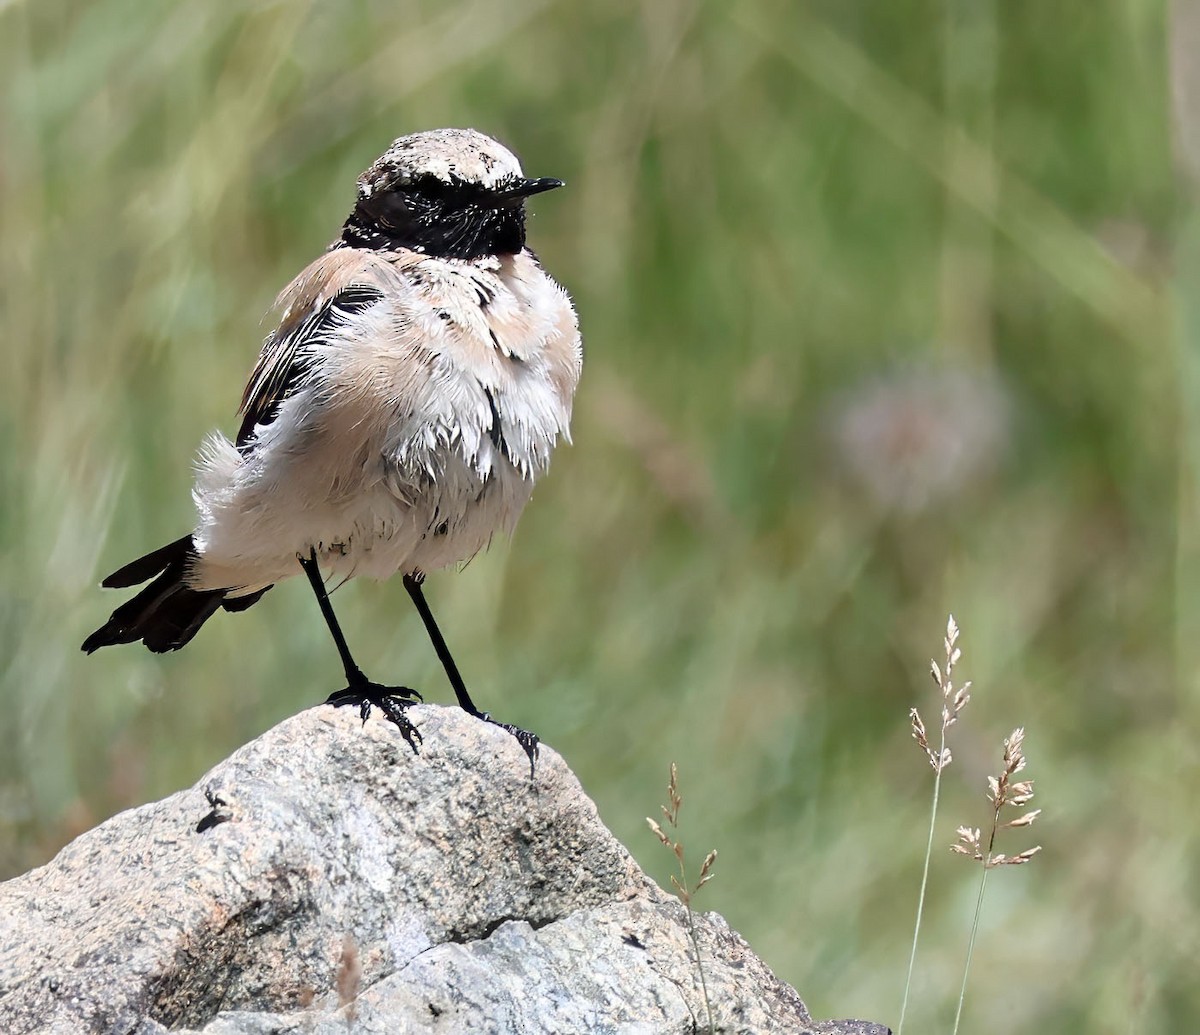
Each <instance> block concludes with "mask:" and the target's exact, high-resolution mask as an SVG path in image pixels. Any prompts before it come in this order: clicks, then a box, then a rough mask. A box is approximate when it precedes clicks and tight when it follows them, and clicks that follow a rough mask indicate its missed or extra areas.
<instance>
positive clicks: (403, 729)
mask: <svg viewBox="0 0 1200 1035" xmlns="http://www.w3.org/2000/svg"><path fill="white" fill-rule="evenodd" d="M420 700H423V698H422V697H421V695H420V694H419V693H417V691H416V690H413V689H412V688H411V687H407V686H380V685H379V684H378V683H365V682H364V683H356V684H354V685H353V686H348V687H346V688H345V689H343V690H338V691H336V692H335V693H332V694H330V695H329V696H328V697H327V698H326V699H325V703H326V704H332V705H333V706H334V707H335V708H342V707H344V706H345V705H348V704H349V705H356V706H357V707H358V714H359V716H360V717H361V718H362V721H363V725H364V726H365V725H366V723H367V719H368V718H370V716H371V709H372V708H378V709H379V710H380V711H381V712H383V715H384V718H386V719H388V720H389V721H390V722H392V723H394V724H395V725H396V727H397V728H398V729H399V730H400V735H401V736H402V737H403V738H404V739H405V740H406V741H408V746H409V747H410V748H412V749H413V754H414V755H416V754H420V751H418V750H417V745H418V744H419V743H421V731H420V730H419V729H417V727H416V726H414V725H413V724H412V723H411V722H409V721H408V716H407V715H405V714H404V712H405V710H406V709H407V708H410V707H411V706H412V705H414V704H416V703H417V702H418V701H420Z"/></svg>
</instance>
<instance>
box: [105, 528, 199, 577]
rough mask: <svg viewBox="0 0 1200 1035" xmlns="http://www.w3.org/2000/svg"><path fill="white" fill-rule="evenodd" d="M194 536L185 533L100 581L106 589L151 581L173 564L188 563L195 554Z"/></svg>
mask: <svg viewBox="0 0 1200 1035" xmlns="http://www.w3.org/2000/svg"><path fill="white" fill-rule="evenodd" d="M195 553H196V551H195V549H194V548H193V544H192V537H191V536H190V535H185V536H184V537H183V538H182V539H176V540H175V542H173V543H167V545H166V546H160V547H159V548H158V549H157V550H151V551H150V553H148V554H146V556H145V557H139V558H138V559H137V560H136V561H130V562H129V563H128V564H126V565H125V566H124V567H123V568H118V569H117V570H116V571H114V572H113V573H112V574H111V575H110V576H109V577H108V578H106V579H105V580H104V581H103V582H101V583H100V585H102V586H103V587H104V588H105V589H128V588H129V587H130V586H140V585H141V584H142V583H143V582H149V581H150V580H151V579H152V578H154V576H155V575H157V574H158V573H159V572H161V571H166V569H167V568H169V567H170V566H171V565H172V564H174V563H176V562H179V561H183V562H184V563H186V562H187V561H188V560H190V559H191V558H192V557H193V556H195Z"/></svg>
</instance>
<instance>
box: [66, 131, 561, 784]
mask: <svg viewBox="0 0 1200 1035" xmlns="http://www.w3.org/2000/svg"><path fill="white" fill-rule="evenodd" d="M560 186H562V183H561V181H559V180H554V179H529V178H527V177H526V176H525V174H524V173H523V172H522V171H521V166H520V163H519V162H518V161H517V158H516V156H515V155H513V154H512V152H511V151H509V150H508V149H506V148H505V147H502V146H501V145H500V144H498V143H497V142H496V141H495V140H492V139H491V138H489V137H486V136H484V135H483V134H482V133H477V132H475V131H474V130H460V129H443V130H435V131H432V132H427V133H414V134H412V135H411V136H405V137H401V138H400V139H398V140H397V141H395V143H393V144H392V146H391V147H390V148H388V150H387V152H386V153H385V154H383V155H382V156H381V157H380V158H379V159H378V160H377V161H376V162H375V163H374V164H373V165H372V166H371V167H370V168H369V169H368V170H367V171H366V172H365V173H363V174H362V175H361V176H360V177H359V179H358V199H357V202H356V204H355V206H354V211H353V212H351V214H350V217H349V218H348V219H347V220H346V223H345V225H344V226H343V228H342V232H341V236H340V237H339V238H338V239H337V240H336V241H334V242H333V244H332V245H330V247H329V248H328V249H327V250H326V252H325V253H324V254H323V255H322V256H321V257H320V258H318V259H317V260H316V261H315V262H314V263H312V265H310V266H309V267H308V268H307V269H305V270H304V271H303V272H302V273H301V274H300V275H299V276H298V277H296V279H295V280H293V281H292V282H291V284H289V285H288V286H287V287H286V288H284V290H283V292H282V293H281V294H280V296H279V299H278V301H277V308H278V311H279V324H278V326H277V327H276V328H275V330H273V331H272V332H271V333H270V334H269V335H268V336H267V339H266V341H265V342H264V344H263V348H262V352H261V354H260V355H259V357H258V362H257V364H256V365H255V367H254V371H253V373H252V374H251V375H250V381H249V383H248V384H247V386H246V391H245V394H244V396H243V398H242V405H241V410H240V413H241V416H242V422H241V427H240V428H239V430H238V433H237V437H236V439H235V440H234V441H232V442H230V441H229V439H227V438H226V437H225V436H224V435H222V434H220V433H216V434H213V435H211V436H210V437H209V438H208V440H207V441H206V442H205V443H204V445H203V447H202V448H201V451H200V457H199V463H198V472H197V475H196V483H195V488H194V490H193V493H192V495H193V498H194V500H195V503H196V509H197V511H198V515H199V519H198V523H197V525H196V528H195V530H194V531H193V532H192V533H191V534H190V535H186V536H184V537H183V538H182V539H177V540H176V541H175V542H173V543H169V544H168V545H166V546H163V547H161V548H159V549H157V550H154V551H153V552H151V553H148V554H146V556H144V557H140V558H138V559H137V560H135V561H132V562H130V563H129V564H127V565H125V566H124V567H123V568H121V569H119V570H118V571H116V572H114V573H113V574H112V575H110V576H109V577H108V578H107V579H105V580H104V585H105V586H108V587H115V588H125V587H130V586H136V585H139V584H141V583H144V582H148V583H149V585H147V586H146V587H145V588H143V589H142V590H141V591H140V592H139V593H138V594H137V595H136V596H135V597H133V598H132V599H131V600H129V601H127V602H126V603H124V604H122V605H121V606H120V607H118V608H117V609H116V610H115V611H114V612H113V614H112V617H111V618H109V620H108V621H107V622H105V624H104V625H103V626H101V627H100V628H99V629H97V630H96V631H95V632H94V633H92V635H91V636H89V637H88V638H87V640H85V641H84V644H83V649H84V650H85V651H88V652H89V653H90V652H92V651H94V650H97V649H98V648H100V647H106V646H109V645H111V644H116V643H134V642H136V641H138V640H140V641H141V642H143V643H144V644H145V645H146V646H147V647H148V648H149V649H150V650H152V651H156V652H162V651H169V650H178V649H179V648H180V647H182V646H184V644H186V643H187V642H188V641H189V640H191V638H192V637H193V636H195V635H196V632H197V631H198V630H199V629H200V626H201V625H203V624H204V622H205V621H207V620H208V618H210V617H211V616H212V615H213V614H214V613H215V612H216V611H217V610H218V609H220V608H223V609H224V610H226V611H244V610H245V609H246V608H248V607H250V606H251V605H253V604H255V603H257V602H258V600H259V599H260V598H261V597H262V595H263V594H264V593H266V591H267V590H268V589H270V588H271V586H272V585H274V584H275V583H276V582H279V581H281V580H282V579H286V578H290V577H292V576H293V575H299V574H301V573H303V574H304V575H306V576H307V578H308V581H309V583H310V584H311V585H312V588H313V592H314V593H315V594H316V597H317V603H318V604H319V605H320V608H321V613H322V615H323V616H324V618H325V621H326V623H327V624H328V626H329V631H330V633H331V634H332V635H333V639H334V643H335V644H336V645H337V649H338V653H339V655H340V656H341V661H342V665H343V666H344V668H345V671H346V681H347V684H346V686H345V688H344V689H341V690H338V691H337V692H336V693H334V694H332V695H331V696H330V697H329V703H330V704H334V705H347V704H352V705H355V706H357V707H359V709H360V710H361V714H362V717H363V719H364V721H365V720H366V718H367V716H368V715H369V713H370V710H371V708H372V706H375V707H378V708H379V709H380V710H381V711H382V712H383V714H384V715H386V716H387V717H388V718H389V719H391V720H392V722H394V723H395V724H396V725H397V726H398V727H399V728H400V730H401V731H402V732H403V734H404V735H405V737H406V738H407V739H408V740H409V743H410V744H412V745H413V747H414V750H415V748H416V740H418V739H419V734H417V731H416V729H415V728H414V727H413V726H412V724H411V723H410V722H409V721H408V719H407V718H406V717H405V714H404V713H405V708H406V707H407V705H409V704H411V703H412V702H413V701H414V700H416V699H418V697H419V695H418V694H416V692H415V691H413V690H411V689H409V688H408V687H403V686H384V685H381V684H378V683H374V682H372V681H370V680H369V679H367V677H366V676H365V675H363V672H362V670H361V669H360V668H359V667H358V665H357V664H356V663H355V661H354V659H353V657H352V656H351V654H350V649H349V647H348V646H347V645H346V639H345V637H344V636H343V634H342V630H341V628H340V627H339V625H338V622H337V618H336V617H335V616H334V613H333V608H332V606H331V605H330V602H329V596H328V594H327V592H326V587H325V581H324V579H323V577H322V571H324V572H327V573H328V574H329V575H331V576H335V577H337V578H339V579H342V580H345V579H348V578H351V577H353V576H360V575H365V576H370V577H372V578H376V579H383V578H388V577H389V576H391V575H393V574H395V573H397V572H399V573H400V574H401V575H402V576H403V581H404V586H405V589H407V590H408V593H409V595H410V596H411V597H412V600H413V602H414V603H415V604H416V607H417V610H418V612H419V613H420V615H421V619H422V621H423V622H424V624H425V628H426V630H427V631H428V633H429V636H430V638H431V640H432V641H433V645H434V648H435V650H436V651H437V654H438V657H439V658H440V660H441V662H442V664H443V666H444V667H445V670H446V675H447V677H448V678H449V680H450V683H451V685H452V686H453V687H454V692H455V695H456V696H457V697H458V703H459V704H460V705H461V706H462V707H463V708H464V709H466V710H467V711H468V712H470V713H471V714H472V715H475V716H478V717H480V718H482V719H485V720H487V721H493V720H491V719H490V717H489V716H487V715H486V714H485V713H483V712H481V711H480V710H479V709H478V708H476V707H475V704H474V702H472V700H471V698H470V695H469V694H468V693H467V688H466V686H465V684H464V683H463V680H462V677H461V676H460V675H459V672H458V668H457V667H456V666H455V664H454V660H453V658H452V657H451V656H450V651H449V650H448V648H447V647H446V642H445V640H444V639H443V638H442V635H441V633H440V632H439V630H438V627H437V624H436V623H435V621H434V619H433V615H432V614H431V613H430V610H429V606H428V604H427V603H426V601H425V597H424V595H423V593H422V590H421V584H422V582H423V580H424V577H425V572H427V571H431V570H433V569H435V568H442V567H445V566H446V565H450V564H455V563H458V562H461V561H464V560H466V559H467V558H469V557H471V556H472V555H474V554H475V553H477V552H478V551H479V550H480V549H482V548H483V547H484V546H486V545H487V543H488V541H489V540H490V539H491V537H492V536H493V534H495V533H496V532H498V531H501V532H508V531H511V529H512V528H513V526H514V525H515V524H516V521H517V518H518V517H519V516H520V514H521V510H522V509H523V508H524V506H525V504H526V503H527V502H528V500H529V496H530V493H531V492H532V490H533V485H534V482H535V481H536V480H537V479H538V477H539V476H540V475H541V474H542V473H543V472H545V470H546V467H547V465H548V464H549V462H550V453H551V451H552V450H553V449H554V445H555V442H556V441H557V440H558V439H559V438H560V437H562V438H567V436H568V424H569V421H570V417H571V400H572V397H573V395H574V392H575V386H576V383H577V382H578V380H579V373H580V367H581V363H582V347H581V343H580V337H579V329H578V323H577V320H576V317H575V310H574V309H573V307H572V305H571V301H570V299H569V298H568V297H567V294H566V292H565V291H563V289H562V288H561V287H559V286H558V284H556V283H555V282H554V280H552V279H551V278H550V276H549V275H547V273H546V272H545V271H544V270H543V269H542V267H541V265H540V264H539V263H538V261H537V259H536V258H535V257H534V255H533V254H532V253H531V252H530V251H528V250H527V249H526V247H525V201H526V199H527V198H528V197H530V196H531V195H534V194H540V193H542V192H543V191H547V190H551V189H553V188H555V187H560ZM500 725H502V726H504V728H505V729H507V730H508V731H509V732H511V733H512V734H513V735H514V736H516V737H517V739H518V740H519V741H520V743H521V745H522V746H523V747H524V748H525V750H526V752H527V753H528V754H529V757H530V763H531V765H532V762H533V759H534V757H535V755H536V751H537V738H536V737H535V736H534V735H533V734H531V733H528V732H526V731H524V730H520V729H518V728H516V727H514V726H509V725H507V724H503V723H501V724H500Z"/></svg>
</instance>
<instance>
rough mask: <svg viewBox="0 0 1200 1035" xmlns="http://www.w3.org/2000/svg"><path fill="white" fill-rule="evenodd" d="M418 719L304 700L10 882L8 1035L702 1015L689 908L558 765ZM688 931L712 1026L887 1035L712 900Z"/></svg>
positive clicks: (3, 1023) (595, 1022)
mask: <svg viewBox="0 0 1200 1035" xmlns="http://www.w3.org/2000/svg"><path fill="white" fill-rule="evenodd" d="M409 714H410V716H411V718H412V719H413V721H414V722H415V723H416V724H417V726H418V727H419V728H420V730H421V733H422V734H423V736H424V743H423V744H422V746H421V753H420V755H419V756H418V755H414V754H413V752H412V751H411V750H410V749H409V747H408V745H407V744H406V743H405V742H404V741H403V740H402V739H401V738H400V737H399V736H398V735H397V732H396V730H395V728H394V727H393V726H391V725H390V724H388V723H386V722H382V721H377V720H376V719H372V720H370V721H368V722H367V724H366V725H365V726H363V725H362V724H361V723H360V722H359V721H358V719H357V717H356V716H355V715H353V714H352V713H351V712H350V711H349V710H346V709H343V710H334V709H332V708H317V709H313V710H311V711H307V712H304V713H302V714H300V715H298V716H296V717H295V718H292V719H289V720H287V721H286V722H283V723H281V724H280V725H279V726H277V727H275V728H274V729H272V730H270V731H268V732H267V733H265V734H264V735H263V736H261V737H259V738H258V739H257V740H255V741H253V742H252V743H250V744H248V745H246V746H245V747H244V748H242V749H241V750H240V751H238V752H236V753H235V754H234V755H233V756H232V757H231V758H229V759H228V760H227V761H225V762H223V763H221V764H220V765H218V766H217V767H216V768H215V769H213V770H212V772H211V773H209V774H208V775H207V776H206V777H205V778H204V779H203V780H201V781H200V782H199V783H198V784H197V785H196V787H195V788H193V789H191V790H188V791H183V792H181V793H179V794H175V795H172V796H171V797H169V798H166V799H164V800H163V801H161V802H157V803H154V804H151V805H146V806H143V807H142V808H138V809H133V810H131V811H129V812H125V813H122V814H121V815H118V816H114V817H113V818H112V819H110V820H109V821H107V822H106V823H103V824H101V825H100V826H99V827H97V828H96V829H94V830H91V831H89V832H88V833H86V834H84V835H82V836H81V837H79V838H78V839H76V840H75V841H74V842H72V843H71V844H70V845H68V846H67V847H66V848H64V849H63V850H62V852H60V853H59V855H58V856H57V857H56V858H55V859H54V860H53V861H52V862H50V863H49V864H48V865H46V866H43V867H41V868H39V869H37V870H33V871H31V872H30V873H27V874H25V875H23V876H21V877H17V878H15V879H13V880H11V881H8V882H6V883H4V884H0V1032H4V1033H5V1035H24V1033H33V1032H38V1033H41V1032H51V1033H55V1035H57V1033H68V1032H72V1033H73V1032H104V1033H109V1032H114V1033H116V1032H121V1033H134V1032H136V1033H138V1035H160V1033H163V1032H166V1031H168V1030H172V1031H189V1032H198V1031H202V1032H204V1033H206V1035H234V1033H263V1035H265V1033H282V1032H295V1033H314V1035H323V1033H333V1032H339V1033H342V1032H356V1031H362V1032H381V1033H383V1032H386V1033H389V1035H391V1033H406V1032H445V1033H449V1032H496V1033H502V1032H530V1033H535V1032H621V1033H642V1032H645V1033H650V1032H671V1033H684V1032H691V1031H693V1030H695V1029H694V1027H693V1025H694V1024H696V1023H697V1022H700V1023H701V1025H702V1027H703V1024H704V1021H705V1014H704V1005H703V999H702V996H701V994H700V987H699V979H698V976H697V972H696V966H695V963H694V961H693V959H692V950H691V944H690V942H689V940H688V937H687V933H686V926H685V919H684V914H683V912H682V907H681V906H680V905H679V903H678V902H676V901H675V899H674V898H673V897H671V896H669V895H666V894H664V893H663V892H662V891H661V890H659V889H658V888H657V887H656V886H655V885H654V884H652V883H651V882H650V881H649V879H648V878H647V877H646V876H645V875H644V874H643V873H642V872H641V870H640V869H639V868H638V866H637V864H636V863H635V862H634V861H633V859H632V858H631V857H630V856H629V854H628V853H627V852H626V851H625V849H624V848H623V847H622V846H621V845H620V844H619V843H618V842H617V841H616V839H615V838H613V836H612V834H611V833H609V831H608V830H607V829H606V828H605V827H604V825H603V824H602V823H601V822H600V819H599V817H598V815H597V814H596V810H595V807H594V806H593V805H592V803H591V801H590V800H589V799H588V798H587V796H586V795H585V794H584V793H583V790H582V789H581V788H580V786H579V783H578V781H577V780H576V779H575V777H574V775H573V774H572V773H571V771H570V770H569V769H568V768H567V766H566V765H565V764H564V763H563V761H562V759H561V758H560V757H559V756H558V755H557V754H556V753H554V752H553V751H551V750H549V749H546V748H543V750H542V755H541V759H540V760H539V763H538V768H537V774H536V778H535V779H534V780H533V781H532V782H531V781H530V779H529V770H528V767H527V764H526V762H525V757H524V754H523V753H522V751H521V749H520V747H519V746H518V745H517V743H516V742H515V741H514V740H513V738H511V737H510V736H509V735H508V734H506V733H504V732H503V731H501V730H499V729H496V728H495V727H491V726H487V725H485V724H483V723H480V722H478V721H476V720H474V719H471V718H470V717H469V716H467V715H465V714H464V713H462V712H460V711H458V710H457V709H447V708H438V707H433V706H419V707H416V708H414V709H412V710H411V712H410V713H409ZM206 791H207V792H209V793H210V794H212V795H215V796H216V797H217V798H219V799H220V800H221V801H222V802H223V803H224V804H223V805H220V806H218V808H217V809H216V810H213V809H212V808H211V807H210V803H209V801H208V800H207V798H206V795H205V792H206ZM206 817H207V821H206V822H204V823H202V822H201V821H202V820H206ZM198 826H201V827H202V828H203V829H202V830H200V831H198V830H197V827H198ZM698 931H699V938H700V944H701V954H702V958H703V960H704V968H705V978H706V980H707V983H708V990H709V998H710V1001H711V1002H712V1004H713V1008H714V1013H715V1015H716V1020H717V1025H718V1028H719V1029H720V1030H721V1031H726V1032H747V1033H749V1032H776V1031H777V1032H798V1033H805V1032H812V1033H816V1032H821V1033H824V1035H884V1033H885V1032H886V1029H884V1028H882V1027H879V1026H877V1025H870V1024H865V1023H863V1022H855V1021H841V1022H825V1023H823V1024H817V1023H814V1022H813V1021H812V1020H811V1018H810V1017H809V1016H808V1012H807V1010H806V1009H805V1007H804V1004H803V1002H801V1000H800V997H799V996H798V995H797V994H796V993H795V991H793V990H792V989H791V988H790V987H788V986H787V985H785V984H783V983H782V982H780V981H778V980H777V979H776V978H775V977H774V976H773V975H772V974H771V972H770V971H769V970H768V969H767V967H766V966H765V965H764V964H763V963H762V961H761V960H759V959H758V958H757V957H756V956H755V955H754V954H753V953H752V952H751V951H750V949H749V947H748V946H747V945H746V943H745V942H744V941H742V939H741V938H740V937H739V936H738V935H737V934H736V933H734V932H733V931H731V930H730V929H729V927H728V926H727V925H726V924H725V922H724V920H722V919H721V918H720V917H719V916H717V915H716V914H706V915H704V916H702V917H700V918H699V921H698Z"/></svg>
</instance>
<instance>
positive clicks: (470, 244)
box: [340, 129, 562, 259]
mask: <svg viewBox="0 0 1200 1035" xmlns="http://www.w3.org/2000/svg"><path fill="white" fill-rule="evenodd" d="M561 186H562V181H561V180H555V179H550V178H542V179H529V178H527V177H526V176H525V174H524V173H523V172H522V171H521V163H520V162H519V161H518V160H517V156H516V155H514V154H513V153H512V152H511V151H509V150H508V148H506V147H504V146H503V145H502V144H499V143H497V142H496V141H495V140H493V139H492V138H491V137H488V136H484V134H482V133H479V132H476V131H475V130H473V129H435V130H430V131H428V132H425V133H413V134H410V135H409V136H405V137H400V138H399V139H398V140H396V141H394V142H393V144H392V146H391V147H389V148H388V149H387V151H385V152H384V153H383V154H382V155H381V156H380V157H379V158H377V159H376V160H375V162H374V163H372V165H371V167H370V168H369V169H367V171H366V172H364V173H363V174H362V175H361V176H360V177H359V178H358V202H357V204H356V205H355V207H354V211H353V212H352V213H351V215H350V218H349V219H348V220H347V221H346V225H345V228H344V229H343V231H342V240H341V242H340V243H342V244H345V245H349V246H351V247H358V248H391V249H394V248H410V249H412V250H414V251H420V252H424V253H426V254H428V255H437V256H444V257H450V258H457V259H478V258H482V257H484V256H487V255H514V254H516V253H517V252H519V251H521V249H523V248H524V247H525V199H526V198H528V197H530V196H531V195H533V194H540V193H542V192H543V191H547V190H553V189H554V188H555V187H561Z"/></svg>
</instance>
